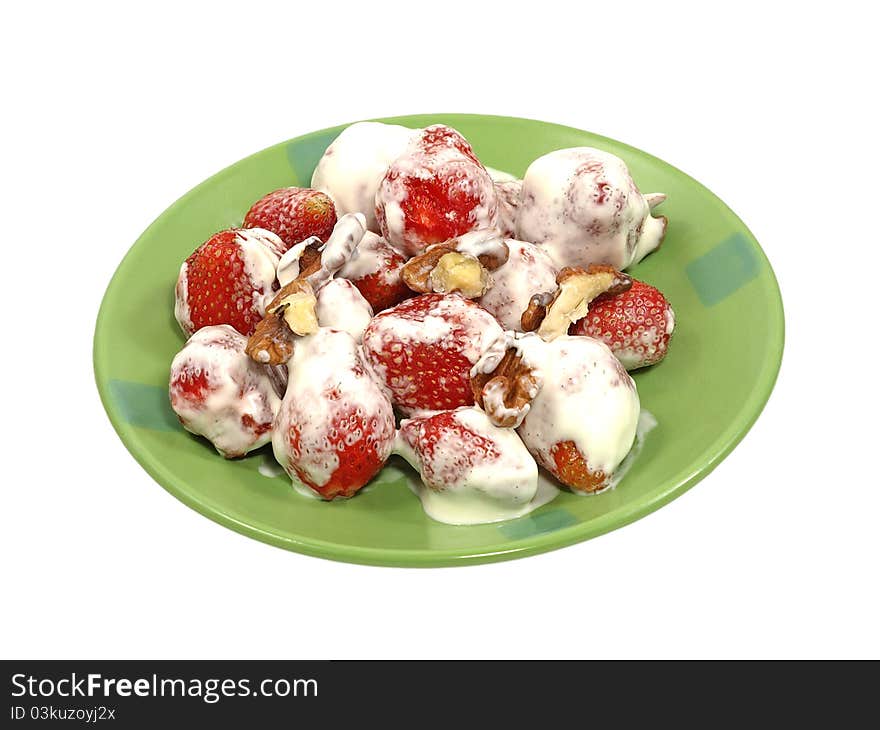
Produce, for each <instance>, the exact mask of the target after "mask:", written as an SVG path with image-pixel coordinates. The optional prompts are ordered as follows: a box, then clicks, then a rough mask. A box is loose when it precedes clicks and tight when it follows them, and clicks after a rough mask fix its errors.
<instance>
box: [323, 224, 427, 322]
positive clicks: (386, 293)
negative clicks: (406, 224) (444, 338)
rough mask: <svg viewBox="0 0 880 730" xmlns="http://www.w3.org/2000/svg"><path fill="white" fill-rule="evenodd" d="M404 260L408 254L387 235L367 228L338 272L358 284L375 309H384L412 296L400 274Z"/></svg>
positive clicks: (359, 289) (376, 310) (375, 310)
mask: <svg viewBox="0 0 880 730" xmlns="http://www.w3.org/2000/svg"><path fill="white" fill-rule="evenodd" d="M405 263H406V258H404V257H403V256H402V255H401V254H400V253H398V251H397V250H396V249H394V248H392V247H391V246H390V245H389V244H388V242H387V241H386V240H385V239H384V238H380V237H379V236H377V235H376V234H375V233H372V232H370V231H367V233H366V234H365V235H364V237H363V239H362V240H361V242H360V244H359V245H358V247H357V249H355V252H354V256H353V257H352V258H351V259H350V260H349V261H348V263H346V264H345V266H343V267H342V269H340V271H339V276H340V277H342V278H345V279H348V280H349V281H350V282H351V283H352V284H354V285H355V286H356V287H357V288H358V291H360V293H361V294H362V295H363V297H364V299H366V300H367V301H368V302H369V303H370V306H371V307H372V308H373V311H374V312H381V311H382V310H383V309H388V308H389V307H393V306H394V305H395V304H399V303H400V302H402V301H403V300H404V299H409V298H410V297H412V296H413V292H412V290H411V289H410V288H409V287H407V285H406V284H404V283H403V280H402V279H401V278H400V272H401V270H402V269H403V266H404V264H405Z"/></svg>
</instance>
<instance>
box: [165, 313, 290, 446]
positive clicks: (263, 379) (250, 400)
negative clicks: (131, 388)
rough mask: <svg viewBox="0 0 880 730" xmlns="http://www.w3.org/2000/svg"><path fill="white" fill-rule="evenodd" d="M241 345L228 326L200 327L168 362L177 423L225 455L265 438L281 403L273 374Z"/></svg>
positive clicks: (243, 342) (241, 339)
mask: <svg viewBox="0 0 880 730" xmlns="http://www.w3.org/2000/svg"><path fill="white" fill-rule="evenodd" d="M246 344H247V338H246V337H245V336H244V335H242V334H240V333H239V332H237V331H236V330H235V329H234V328H232V327H231V326H229V325H225V324H223V325H211V326H209V327H202V328H201V329H200V330H199V331H198V332H196V333H195V334H194V335H193V336H192V337H190V338H189V340H187V342H186V345H184V347H183V349H182V350H181V351H180V352H179V353H177V355H176V356H175V358H174V360H173V361H172V363H171V377H170V383H169V394H170V399H171V407H172V409H173V410H174V412H175V413H176V414H177V417H178V419H179V420H180V422H181V424H182V425H183V427H184V428H185V429H186V430H187V431H190V432H192V433H194V434H196V435H197V436H204V437H205V438H206V439H207V440H208V441H210V442H211V443H212V444H213V445H214V448H216V449H217V451H219V452H220V453H221V454H222V455H223V456H225V457H226V458H229V459H231V458H234V457H238V456H244V455H245V454H246V453H248V452H249V451H252V450H253V449H256V448H259V447H260V446H263V445H264V444H267V443H269V441H270V439H271V438H272V426H273V423H274V421H275V415H276V414H277V413H278V409H279V407H280V405H281V398H280V397H279V395H278V393H277V392H276V388H277V387H278V384H279V378H278V375H277V373H274V372H273V371H272V370H270V369H269V368H268V367H266V366H265V365H260V364H258V363H255V362H254V361H253V360H251V359H250V358H249V357H248V356H247V355H246V354H245V346H246Z"/></svg>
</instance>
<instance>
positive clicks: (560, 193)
mask: <svg viewBox="0 0 880 730" xmlns="http://www.w3.org/2000/svg"><path fill="white" fill-rule="evenodd" d="M663 199H664V196H663V195H659V194H652V195H649V196H645V195H642V194H641V193H640V192H639V190H638V188H637V187H636V184H635V182H633V179H632V177H631V176H630V174H629V170H627V167H626V164H625V163H624V162H623V160H621V159H620V158H619V157H616V156H614V155H612V154H610V153H609V152H603V151H602V150H597V149H594V148H592V147H572V148H569V149H562V150H556V151H555V152H550V153H548V154H546V155H544V156H543V157H539V158H538V159H537V160H535V161H534V162H532V164H531V165H529V167H528V169H527V170H526V174H525V176H524V177H523V182H522V192H521V197H520V202H519V206H518V208H517V211H516V233H517V238H520V239H522V240H525V241H531V242H533V243H536V244H539V245H541V246H543V247H544V248H546V250H547V253H549V254H550V256H551V257H552V258H553V260H554V261H555V262H556V265H557V266H559V267H560V268H562V267H565V266H582V267H586V266H587V265H589V264H609V265H611V266H613V267H614V268H616V269H625V268H627V267H628V266H631V265H633V264H636V263H638V262H639V261H641V260H642V259H643V258H644V257H645V256H647V255H648V254H649V253H651V251H653V250H654V249H656V248H657V247H658V246H659V245H660V243H661V241H662V240H663V236H664V234H665V232H666V219H665V218H662V217H661V218H654V217H653V216H651V208H652V207H653V206H654V205H658V204H659V203H660V202H662V201H663Z"/></svg>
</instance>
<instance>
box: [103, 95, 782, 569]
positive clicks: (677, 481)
mask: <svg viewBox="0 0 880 730" xmlns="http://www.w3.org/2000/svg"><path fill="white" fill-rule="evenodd" d="M425 117H438V118H439V117H442V118H444V119H447V120H448V119H459V120H473V121H480V122H486V121H489V122H492V121H496V120H503V121H507V122H509V121H511V120H513V121H525V122H528V123H532V124H540V125H542V126H547V127H553V128H556V129H559V130H565V131H567V132H574V133H577V134H583V133H586V134H589V135H591V136H592V137H594V138H595V139H597V140H599V141H603V140H604V141H608V142H610V143H612V144H614V145H617V146H619V147H622V148H624V149H628V150H632V151H633V152H636V153H638V154H639V155H643V156H645V157H646V158H649V159H650V160H653V161H656V162H658V163H660V164H661V165H663V166H666V167H668V168H671V169H673V170H674V171H675V172H677V173H678V174H680V175H682V176H684V177H685V178H687V179H688V180H689V181H690V182H692V183H694V184H696V185H698V186H699V187H701V188H703V189H704V190H706V191H707V192H708V193H709V194H710V195H711V196H712V198H713V199H714V200H715V201H716V202H717V203H718V204H719V205H720V206H722V208H723V209H726V211H727V212H728V213H729V214H730V215H731V216H733V218H734V219H735V220H736V221H737V223H738V225H739V226H741V227H742V230H744V231H745V232H747V233H748V240H749V245H750V247H751V248H752V249H753V250H754V252H755V253H756V254H757V255H758V257H759V259H760V260H761V261H762V262H763V264H764V265H765V266H766V269H767V271H768V273H769V275H770V284H771V285H772V287H771V288H772V293H773V294H775V296H774V297H773V305H774V306H773V307H772V312H768V314H769V315H770V319H771V320H772V321H771V322H770V329H771V331H772V330H778V336H774V337H773V338H772V342H771V346H770V348H769V353H768V357H767V358H766V359H765V362H764V367H763V369H762V370H761V371H760V372H759V374H758V377H757V378H756V385H755V387H754V388H753V389H752V392H751V394H750V397H749V398H747V399H746V400H745V401H743V405H742V407H741V408H740V410H739V411H738V414H737V417H736V418H735V419H732V420H731V422H730V423H729V424H728V426H727V428H726V429H725V430H724V431H722V432H721V434H720V435H719V436H718V438H716V439H715V440H714V442H713V443H712V447H711V449H708V450H707V452H706V453H708V454H710V455H709V456H708V457H707V458H704V459H701V463H700V465H699V466H698V467H697V468H696V470H694V469H693V468H685V469H682V470H681V472H679V474H677V475H676V476H675V477H673V478H671V479H669V480H667V482H666V484H667V486H665V487H664V488H663V489H662V490H661V491H659V492H656V491H651V492H648V493H647V494H645V495H642V496H641V497H640V498H638V499H635V500H633V501H631V502H628V503H626V504H625V505H622V506H621V507H619V508H616V509H615V510H612V511H610V512H608V513H605V514H603V515H600V516H597V517H595V518H593V519H591V520H589V521H588V522H577V523H575V524H573V525H569V526H567V527H563V528H560V529H558V530H554V531H552V532H547V533H539V534H536V535H532V536H530V537H528V538H527V539H525V540H523V539H520V540H515V539H506V540H504V541H502V542H499V543H498V546H497V547H496V548H494V549H491V550H487V551H474V550H467V549H464V550H462V549H448V550H433V549H409V548H407V549H395V548H374V547H363V546H360V545H348V544H344V543H339V542H332V541H326V540H320V539H317V538H303V537H301V536H297V537H291V536H289V535H280V534H278V533H277V532H276V531H274V530H271V529H265V528H262V527H260V526H259V525H258V524H256V523H254V522H242V521H241V520H238V519H236V518H235V517H234V516H233V515H231V514H229V513H228V512H227V511H225V510H224V509H222V508H220V507H218V506H217V505H215V504H211V503H210V502H209V501H208V500H204V499H200V498H198V497H195V496H193V495H192V494H191V493H190V492H189V491H187V490H186V489H184V488H181V487H179V486H178V485H177V484H176V482H177V481H178V480H176V478H174V477H173V475H171V474H170V473H168V471H167V470H166V468H165V467H164V466H163V464H162V463H161V462H160V461H159V460H158V459H156V458H155V457H154V456H153V455H152V454H151V453H150V452H149V451H148V450H147V449H144V448H143V447H142V446H140V444H138V443H137V439H136V437H135V434H134V429H135V427H134V426H133V425H131V424H129V423H128V422H126V421H125V419H124V418H123V417H122V414H121V413H120V412H119V409H118V406H117V404H116V403H115V401H114V399H113V398H112V397H111V396H110V393H109V388H110V385H109V383H110V380H111V378H110V376H109V374H108V373H107V372H106V368H107V367H109V365H108V364H107V363H106V362H105V361H104V356H103V349H104V345H103V340H102V325H103V322H104V319H105V316H106V310H107V307H108V301H107V299H108V294H109V293H110V291H111V290H112V289H113V285H114V282H115V281H116V279H117V277H118V276H119V274H120V271H121V270H122V269H123V268H124V266H125V264H126V262H127V260H128V258H129V257H130V256H131V255H132V253H133V251H134V250H135V249H136V248H137V246H138V245H139V244H140V243H141V241H142V240H143V239H144V238H146V237H147V236H148V235H149V234H150V232H151V231H152V229H153V228H154V227H155V226H156V225H157V224H158V223H159V222H160V221H161V220H163V219H164V218H165V217H166V216H168V215H170V214H172V213H173V212H174V211H176V210H177V208H178V207H179V206H183V205H186V203H187V202H188V201H189V199H190V198H191V197H192V196H193V195H194V194H195V192H196V191H197V190H198V189H199V188H201V186H202V185H204V184H205V183H207V182H209V181H213V180H217V179H219V178H222V177H224V176H226V175H228V174H230V173H231V172H232V171H233V170H234V168H236V167H237V166H238V165H240V164H241V163H243V162H245V161H246V160H249V159H251V158H252V157H255V156H257V155H262V154H264V153H266V152H268V151H270V150H273V149H276V148H281V147H287V146H288V145H290V144H292V143H294V142H302V141H307V140H309V139H312V138H315V137H321V136H327V135H329V134H330V133H332V132H334V131H337V130H338V131H342V130H343V129H345V128H346V127H348V126H350V125H351V124H355V123H356V122H354V121H352V122H348V123H345V124H340V125H334V126H331V127H326V128H324V129H319V130H315V131H312V132H307V133H306V134H302V135H299V136H296V137H292V138H291V139H288V140H285V141H282V142H279V143H277V144H274V145H270V146H268V147H265V148H263V149H261V150H258V151H256V152H253V153H252V154H250V155H247V156H245V157H243V158H241V159H239V160H236V161H235V162H233V163H231V164H230V165H227V166H226V167H224V168H222V169H221V170H219V171H218V172H216V173H214V174H213V175H210V176H209V177H207V178H205V179H204V180H202V181H201V182H199V183H198V184H196V185H195V186H193V187H192V188H190V189H189V190H188V191H187V192H186V193H184V194H183V195H182V196H180V197H179V198H178V199H177V200H175V201H174V202H173V203H171V205H169V206H168V207H167V208H165V209H164V210H163V211H162V212H161V213H159V215H158V216H156V218H155V219H154V220H153V221H152V222H151V223H150V224H149V225H148V226H147V228H145V229H144V231H143V232H142V233H141V234H140V235H139V236H138V237H137V239H136V240H135V241H134V242H133V243H132V245H131V246H130V247H129V249H128V250H127V251H126V253H125V255H124V256H123V258H122V259H121V260H120V262H119V264H118V265H117V267H116V269H115V270H114V272H113V275H112V276H111V278H110V281H109V282H108V284H107V288H106V290H105V291H104V295H103V296H102V298H101V305H100V307H99V309H98V314H97V318H96V321H95V329H94V337H93V343H92V361H93V370H94V377H95V384H96V386H97V389H98V394H99V396H100V399H101V403H102V405H103V407H104V410H105V412H106V413H107V416H108V418H109V419H110V422H111V424H112V426H113V429H114V430H115V431H116V434H117V436H118V437H119V439H120V440H121V441H122V443H123V445H124V446H125V448H126V450H127V451H128V452H129V454H131V456H133V457H134V459H135V460H136V461H137V462H138V464H140V466H141V467H142V468H143V469H144V470H145V471H146V472H147V473H148V474H149V475H150V476H151V477H152V478H153V480H154V481H156V482H157V483H158V484H159V485H160V486H161V487H162V488H163V489H165V490H166V491H167V492H169V493H170V494H171V495H173V496H174V497H175V498H177V499H178V500H179V501H181V502H183V503H184V504H185V505H187V506H188V507H190V508H191V509H193V510H195V511H196V512H198V513H199V514H201V515H203V516H205V517H207V518H209V519H210V520H212V521H214V522H216V523H218V524H220V525H223V526H224V527H227V528H229V529H232V530H234V531H236V532H238V533H239V534H242V535H245V536H247V537H251V538H253V539H256V540H259V541H261V542H265V543H267V544H270V545H274V546H276V547H280V548H284V549H286V550H289V551H293V552H297V553H302V554H305V555H310V556H313V557H319V558H325V559H329V560H334V561H341V562H348V563H355V564H362V565H375V566H387V567H409V568H415V567H450V566H459V565H474V564H482V563H490V562H496V561H501V560H511V559H514V558H520V557H528V556H530V555H536V554H539V553H543V552H548V551H550V550H555V549H559V548H562V547H567V546H569V545H573V544H575V543H578V542H583V541H586V540H589V539H592V538H594V537H598V536H599V535H603V534H605V533H607V532H610V531H612V530H615V529H618V528H620V527H624V526H626V525H628V524H631V523H632V522H635V521H636V520H638V519H640V518H642V517H645V516H646V515H648V514H651V513H652V512H654V511H656V510H658V509H660V508H661V507H663V506H664V505H666V504H668V503H669V502H671V501H672V500H673V499H675V498H677V497H679V496H681V495H682V494H684V493H685V492H687V491H688V490H689V489H691V488H692V487H693V486H694V485H696V484H697V483H699V482H700V481H701V480H703V479H705V478H706V477H707V476H708V475H709V474H711V473H712V471H714V470H715V468H716V467H717V466H718V465H719V464H720V463H721V462H722V461H723V460H724V459H725V458H726V457H727V456H728V455H729V454H730V453H731V452H732V451H733V450H734V449H735V448H736V447H737V446H738V445H739V444H740V442H741V441H742V440H743V439H744V438H745V436H746V435H747V434H748V432H749V431H750V430H751V428H752V426H754V424H755V422H756V421H757V420H758V418H759V417H760V415H761V413H762V412H763V410H764V408H765V407H766V405H767V402H768V401H769V399H770V396H771V395H772V393H773V390H774V387H775V385H776V382H777V380H778V377H779V371H780V369H781V365H782V358H783V352H784V349H785V311H784V305H783V302H782V292H781V290H780V287H779V281H778V278H777V277H776V273H775V271H774V270H773V266H772V264H771V263H770V260H769V259H768V257H767V254H766V253H765V252H764V249H763V248H762V247H761V245H760V243H759V242H758V239H757V238H756V237H755V235H754V234H753V233H752V231H751V230H750V229H749V228H748V226H747V225H746V224H745V223H744V222H743V221H742V219H741V218H740V217H739V216H738V215H737V214H736V212H735V211H733V210H732V209H731V208H730V206H728V205H727V203H725V202H724V201H723V200H722V199H721V198H720V197H718V196H717V195H716V194H715V193H714V192H713V191H712V190H711V189H710V188H708V187H707V186H706V185H704V184H703V183H701V182H700V181H699V180H696V179H695V178H693V177H692V176H690V175H688V174H687V173H686V172H684V171H682V170H681V169H679V168H678V167H675V166H674V165H671V164H670V163H668V162H666V161H665V160H662V159H660V158H659V157H656V156H654V155H652V154H650V153H648V152H645V151H644V150H641V149H639V148H637V147H633V146H632V145H629V144H626V143H624V142H620V141H618V140H616V139H613V138H611V137H606V136H604V135H599V134H595V133H593V132H589V131H588V130H583V129H579V128H577V127H571V126H567V125H563V124H557V123H555V122H547V121H544V120H540V119H531V118H527V117H512V116H501V115H493V114H470V113H444V112H437V113H433V114H409V115H404V116H390V117H379V118H375V119H369V120H363V121H379V122H386V123H395V124H400V123H403V124H405V123H406V122H407V121H411V120H416V119H423V118H425ZM585 499H589V497H585ZM458 529H468V528H467V527H460V528H458Z"/></svg>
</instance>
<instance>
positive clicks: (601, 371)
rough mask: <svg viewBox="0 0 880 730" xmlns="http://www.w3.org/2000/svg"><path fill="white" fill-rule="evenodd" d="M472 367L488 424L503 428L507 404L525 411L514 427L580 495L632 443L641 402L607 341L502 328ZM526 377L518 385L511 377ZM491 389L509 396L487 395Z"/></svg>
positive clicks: (604, 484)
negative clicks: (543, 335) (548, 337)
mask: <svg viewBox="0 0 880 730" xmlns="http://www.w3.org/2000/svg"><path fill="white" fill-rule="evenodd" d="M473 372H474V379H473V380H474V387H475V390H476V389H477V388H481V390H482V400H481V404H482V406H483V408H484V409H485V410H486V414H487V415H488V417H489V418H490V419H491V420H492V422H493V423H495V424H496V425H502V424H503V423H504V421H505V420H506V419H507V417H508V415H511V414H509V413H507V412H506V411H509V410H510V409H511V408H513V407H516V408H518V409H519V411H520V413H521V414H524V415H523V417H522V419H521V421H520V422H519V425H518V426H516V431H517V434H519V437H520V438H521V439H522V440H523V443H524V444H525V445H526V448H527V449H528V450H529V453H531V455H532V456H533V457H534V458H535V461H537V462H538V464H539V465H540V466H543V467H544V468H545V469H547V470H548V471H549V472H550V473H551V474H553V476H554V477H556V478H557V479H558V480H559V481H560V482H562V483H563V484H565V485H566V486H569V487H571V488H572V489H573V490H575V491H578V492H598V491H602V490H603V489H606V488H608V487H610V486H611V484H612V483H613V482H612V475H613V474H614V470H615V469H617V468H618V466H619V465H620V463H621V462H622V461H623V459H624V457H625V456H626V455H627V453H628V452H629V450H630V448H631V447H632V445H633V440H634V439H635V436H636V429H637V427H638V421H639V412H640V404H639V396H638V391H637V390H636V385H635V382H634V381H633V379H632V378H631V377H630V376H629V374H628V373H627V372H626V370H624V368H623V365H621V364H620V362H619V361H618V360H617V358H616V357H614V355H613V354H612V352H611V350H610V349H609V348H608V347H607V345H605V344H604V343H602V342H600V341H599V340H597V339H594V338H592V337H577V336H573V335H560V336H559V337H556V338H554V339H552V340H549V341H546V340H543V339H542V338H541V337H539V336H538V335H536V334H534V333H527V334H517V333H511V332H507V333H505V335H504V338H503V339H501V340H499V341H496V342H494V343H492V344H491V345H490V346H489V347H487V348H486V351H485V353H484V356H483V358H482V359H481V360H480V361H479V362H478V363H477V364H476V366H475V367H474V370H473ZM524 376H529V378H528V380H526V382H524V383H523V385H522V386H519V385H518V384H517V383H515V382H514V379H516V380H517V381H519V380H521V379H522V378H524ZM487 377H488V378H489V379H488V380H485V378H487ZM499 381H500V382H499ZM505 381H506V382H505ZM493 383H496V384H497V387H495V388H494V389H493V388H490V386H491V385H492V384H493ZM493 390H494V391H495V392H496V393H497V392H498V391H499V390H506V391H507V395H508V396H509V395H511V391H512V392H513V394H514V395H515V397H514V398H513V399H512V400H506V401H505V400H501V399H500V398H497V397H492V398H491V399H490V396H491V395H492V391H493ZM516 393H518V395H516ZM500 395H501V396H503V395H504V393H501V394H500ZM524 403H525V404H526V405H528V408H527V409H524V408H523V404H524ZM514 415H515V414H514ZM514 425H515V424H514Z"/></svg>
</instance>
